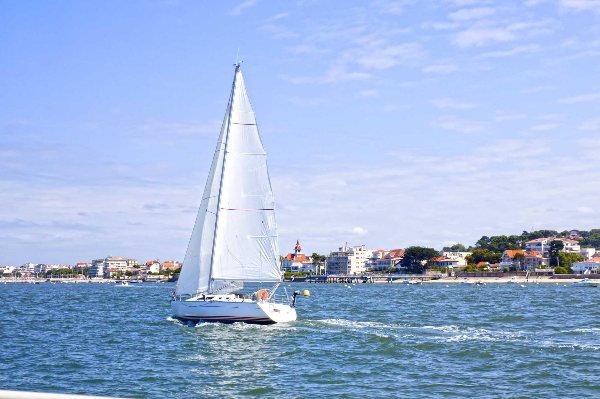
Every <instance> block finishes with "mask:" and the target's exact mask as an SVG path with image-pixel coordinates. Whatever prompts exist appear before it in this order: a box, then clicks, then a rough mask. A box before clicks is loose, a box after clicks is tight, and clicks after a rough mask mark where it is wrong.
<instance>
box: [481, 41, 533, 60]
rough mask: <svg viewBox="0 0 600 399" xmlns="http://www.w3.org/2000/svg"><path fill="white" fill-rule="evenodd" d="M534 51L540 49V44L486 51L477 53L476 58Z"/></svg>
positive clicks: (511, 55) (508, 55) (506, 55)
mask: <svg viewBox="0 0 600 399" xmlns="http://www.w3.org/2000/svg"><path fill="white" fill-rule="evenodd" d="M536 51H540V46H538V45H537V44H530V45H524V46H517V47H513V48H511V49H508V50H497V51H489V52H487V53H483V54H480V55H478V56H477V58H503V57H513V56H515V55H522V54H530V53H534V52H536Z"/></svg>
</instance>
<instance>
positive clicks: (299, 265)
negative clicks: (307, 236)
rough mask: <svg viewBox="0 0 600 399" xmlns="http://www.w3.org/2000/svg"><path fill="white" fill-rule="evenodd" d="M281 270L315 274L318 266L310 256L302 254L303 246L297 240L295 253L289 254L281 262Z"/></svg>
mask: <svg viewBox="0 0 600 399" xmlns="http://www.w3.org/2000/svg"><path fill="white" fill-rule="evenodd" d="M281 269H282V270H283V271H286V272H293V273H296V272H309V273H313V272H315V271H316V265H314V264H313V261H312V259H311V258H310V256H306V255H305V254H304V253H303V252H302V246H301V245H300V240H296V245H295V246H294V252H293V253H289V254H287V255H286V256H285V257H284V258H283V261H282V262H281Z"/></svg>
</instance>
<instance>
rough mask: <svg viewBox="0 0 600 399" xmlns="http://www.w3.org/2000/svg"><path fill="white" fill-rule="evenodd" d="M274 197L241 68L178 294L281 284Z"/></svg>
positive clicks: (236, 70)
mask: <svg viewBox="0 0 600 399" xmlns="http://www.w3.org/2000/svg"><path fill="white" fill-rule="evenodd" d="M278 256H279V247H278V240H277V227H276V223H275V212H274V199H273V192H272V189H271V181H270V179H269V173H268V170H267V156H266V153H265V150H264V148H263V145H262V142H261V139H260V135H259V132H258V127H257V125H256V119H255V116H254V111H253V110H252V106H251V104H250V100H249V98H248V94H247V92H246V87H245V85H244V78H243V76H242V72H241V70H240V67H239V65H236V68H235V77H234V81H233V88H232V92H231V96H230V99H229V104H228V106H227V112H226V115H225V119H224V121H223V126H222V127H221V134H220V136H219V141H218V143H217V148H216V150H215V155H214V157H213V161H212V165H211V169H210V173H209V175H208V179H207V181H206V187H205V189H204V195H203V198H202V202H201V203H200V209H199V210H198V216H197V217H196V223H195V225H194V229H193V231H192V236H191V238H190V242H189V244H188V249H187V252H186V255H185V258H184V262H183V269H182V270H181V274H180V277H179V280H178V282H177V289H176V295H186V294H190V295H193V294H196V293H200V292H209V291H210V292H214V291H215V290H216V289H218V288H219V287H223V286H226V285H228V284H229V282H232V281H235V282H243V281H259V282H277V281H280V280H281V272H280V270H279V265H278Z"/></svg>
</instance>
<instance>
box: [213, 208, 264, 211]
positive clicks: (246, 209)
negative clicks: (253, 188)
mask: <svg viewBox="0 0 600 399" xmlns="http://www.w3.org/2000/svg"><path fill="white" fill-rule="evenodd" d="M220 209H222V210H224V211H274V210H275V208H220Z"/></svg>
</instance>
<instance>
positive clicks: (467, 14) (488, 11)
mask: <svg viewBox="0 0 600 399" xmlns="http://www.w3.org/2000/svg"><path fill="white" fill-rule="evenodd" d="M495 13H496V10H495V9H493V8H491V7H479V8H463V9H461V10H458V11H454V12H452V13H450V14H448V18H450V19H451V20H454V21H469V20H473V19H480V18H484V17H489V16H492V15H494V14H495Z"/></svg>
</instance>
